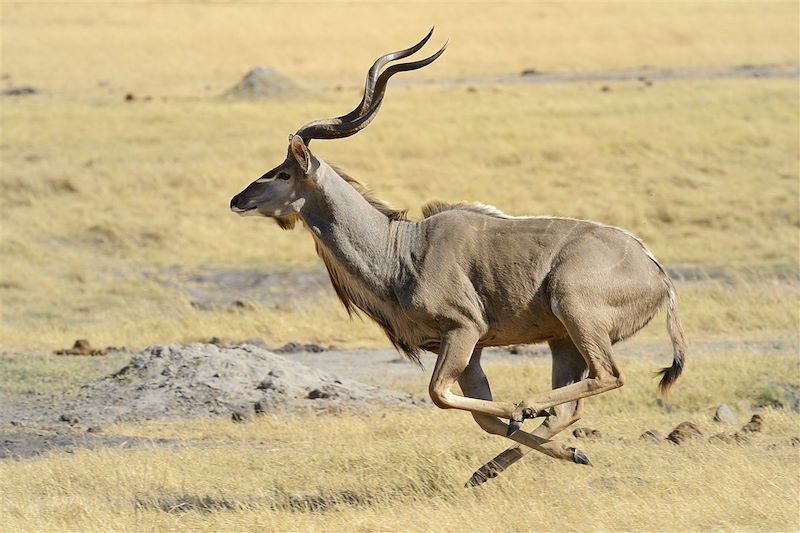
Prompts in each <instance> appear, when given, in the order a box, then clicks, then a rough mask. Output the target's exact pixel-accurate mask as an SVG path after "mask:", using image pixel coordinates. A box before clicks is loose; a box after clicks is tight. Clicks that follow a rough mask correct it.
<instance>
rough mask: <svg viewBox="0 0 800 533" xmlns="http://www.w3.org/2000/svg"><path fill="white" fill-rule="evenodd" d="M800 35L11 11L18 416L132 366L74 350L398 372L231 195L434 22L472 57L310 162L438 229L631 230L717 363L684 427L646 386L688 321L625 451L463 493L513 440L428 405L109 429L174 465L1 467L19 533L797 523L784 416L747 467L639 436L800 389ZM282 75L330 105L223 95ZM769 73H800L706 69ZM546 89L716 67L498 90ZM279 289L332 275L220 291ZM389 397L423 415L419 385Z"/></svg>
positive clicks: (638, 403) (269, 11)
mask: <svg viewBox="0 0 800 533" xmlns="http://www.w3.org/2000/svg"><path fill="white" fill-rule="evenodd" d="M798 16H800V13H799V8H798V4H797V3H796V2H744V3H728V2H724V3H723V2H683V3H678V2H661V3H637V2H628V3H620V2H612V3H546V4H545V3H535V4H516V3H513V4H507V3H503V4H467V5H462V4H458V3H436V4H432V5H424V4H391V3H389V4H379V5H373V4H362V3H347V4H324V5H319V4H298V3H292V4H274V5H262V4H252V3H236V2H234V3H227V4H194V3H181V4H162V3H137V4H111V3H91V4H90V3H83V4H78V3H64V4H60V3H48V4H27V3H3V4H2V5H1V6H0V34H2V41H1V44H2V55H0V60H1V63H0V76H2V79H0V88H2V89H6V88H8V87H12V86H23V85H29V86H33V87H35V88H36V89H37V90H38V93H37V94H34V95H30V96H24V97H10V96H1V97H0V112H2V139H0V158H1V161H2V169H1V172H2V174H1V175H0V236H1V237H2V240H1V241H0V257H1V262H0V313H2V316H1V317H0V349H2V350H3V353H2V354H0V365H2V367H1V368H2V370H3V372H4V374H5V375H4V376H0V392H2V393H3V394H9V395H10V394H18V393H20V392H23V391H25V390H45V391H47V392H59V393H60V392H62V391H68V392H69V391H73V390H75V389H76V388H77V387H78V386H80V384H82V383H85V382H86V381H87V380H89V379H93V378H95V377H99V376H102V375H105V374H107V373H109V372H111V371H113V370H114V368H112V366H113V365H112V363H102V362H96V361H93V362H86V361H85V360H81V361H79V362H75V363H73V362H69V363H65V362H63V360H54V358H53V356H50V355H46V352H50V351H52V350H54V349H57V348H63V347H66V346H68V345H69V344H71V343H72V341H74V340H75V339H77V338H89V339H91V341H92V343H93V344H95V345H98V346H106V345H115V346H123V345H124V346H127V347H129V348H131V349H141V348H143V347H144V346H147V345H149V344H153V343H161V342H176V343H183V342H192V341H198V340H206V339H209V338H211V337H214V336H216V337H221V338H225V339H232V340H241V339H250V338H261V339H263V340H264V341H265V342H266V343H267V344H268V345H269V346H278V345H281V344H283V343H284V342H288V341H302V342H317V343H320V344H326V345H327V344H334V345H337V346H340V347H356V346H359V347H385V346H386V345H387V341H386V340H385V339H384V338H383V336H382V334H381V333H380V331H379V330H378V329H377V328H376V327H374V326H373V325H371V324H370V323H368V322H366V321H358V320H356V321H352V322H351V321H349V319H348V318H347V316H346V313H344V312H343V311H342V310H341V309H340V306H339V304H338V302H336V300H335V297H334V296H333V295H332V292H331V291H330V290H328V289H327V285H326V283H327V282H326V281H325V279H324V276H322V277H320V272H321V270H320V264H319V260H318V259H317V258H316V256H315V254H314V251H313V244H312V241H311V238H310V237H309V236H308V235H305V234H303V232H302V230H299V229H298V230H295V231H293V232H282V231H280V230H279V229H278V228H277V227H275V226H274V225H273V224H272V223H269V222H268V221H265V220H262V219H253V218H248V219H240V218H239V217H237V216H235V215H233V214H232V213H230V212H229V211H228V202H229V200H230V197H231V196H232V195H233V194H235V193H237V192H238V191H239V190H241V189H242V188H243V187H244V186H246V185H247V184H248V183H249V182H250V181H252V180H253V179H255V178H256V177H258V176H259V175H261V174H262V173H263V172H264V171H266V170H268V169H269V168H272V167H273V166H274V165H275V164H277V163H278V162H280V161H282V160H283V158H284V157H285V154H286V138H287V134H289V133H291V132H294V131H295V130H296V129H297V128H298V127H299V126H300V125H302V124H304V123H305V122H307V121H310V120H312V119H315V118H320V117H327V116H334V115H338V114H341V113H344V112H346V111H348V110H349V109H351V108H352V107H353V105H354V104H355V103H356V102H357V101H358V99H359V97H360V91H361V88H362V83H363V76H364V74H365V72H366V68H367V67H368V65H369V64H371V62H372V61H373V60H374V58H375V57H376V56H377V55H378V54H380V53H383V52H386V51H389V50H393V49H397V48H400V47H404V46H406V45H408V44H410V43H411V42H414V41H415V40H417V39H418V38H419V37H421V36H422V35H423V34H424V32H425V31H427V29H428V28H429V27H430V26H431V25H432V24H436V32H435V34H434V38H433V41H432V42H433V43H440V42H442V41H443V40H444V39H445V38H447V37H449V38H450V45H449V48H448V51H447V52H446V53H445V55H444V56H443V57H442V58H441V59H440V60H438V61H437V62H436V63H434V64H433V65H431V66H430V67H428V68H426V69H425V70H423V71H420V72H416V73H409V74H407V75H405V76H403V75H400V76H397V77H396V78H395V79H393V80H392V83H390V86H389V90H388V93H387V98H386V102H385V104H384V106H383V108H382V110H381V113H380V115H379V117H378V118H377V119H376V120H375V121H374V123H373V124H372V125H371V126H370V127H369V128H368V129H366V130H365V131H364V132H362V133H360V134H359V135H357V136H355V137H352V138H350V139H346V140H341V141H317V142H315V143H314V147H312V149H313V150H314V153H315V154H317V155H318V156H320V157H322V158H323V159H325V160H326V161H331V162H335V163H337V164H338V165H340V166H342V167H343V168H345V169H347V170H348V172H350V173H351V174H352V175H353V176H355V177H356V178H358V179H359V180H361V181H363V182H365V183H367V184H369V185H370V186H372V187H373V188H374V189H376V191H377V192H378V193H379V195H380V196H381V197H382V198H385V199H386V200H388V201H390V202H391V203H392V204H393V205H394V206H396V207H403V208H410V209H411V212H412V214H414V215H418V209H417V206H419V205H421V204H422V203H424V202H425V201H427V200H430V199H434V198H436V199H441V200H453V201H456V200H470V201H481V202H484V203H489V204H493V205H496V206H498V207H499V208H500V209H502V210H504V211H506V212H508V213H510V214H514V215H525V214H552V215H559V216H570V217H580V218H589V219H594V220H599V221H602V222H604V223H608V224H611V225H616V226H621V227H624V228H626V229H628V230H630V231H632V232H633V233H634V234H636V235H638V236H640V237H642V238H643V239H644V240H645V241H646V242H647V244H648V247H649V248H650V249H651V250H652V251H653V252H654V253H655V255H656V256H657V257H658V258H659V259H660V260H661V261H662V262H663V263H664V264H665V265H666V266H667V267H669V268H670V269H671V272H673V273H674V274H675V275H676V277H677V278H678V281H679V294H680V304H679V305H680V312H681V315H682V318H683V321H684V323H685V327H686V330H687V333H688V335H689V337H690V341H692V342H693V343H694V344H695V345H698V346H700V348H698V349H696V350H694V351H693V352H692V353H691V354H690V366H689V368H688V369H687V374H686V376H685V378H684V379H683V380H682V381H681V382H679V384H678V386H677V389H676V392H675V396H674V397H673V398H672V399H671V400H670V404H671V405H673V406H675V410H673V411H668V410H665V409H663V408H662V407H659V406H658V405H657V404H656V403H655V387H654V383H653V380H652V374H651V373H652V371H653V370H655V369H656V368H657V367H658V366H661V365H663V364H664V363H666V360H667V358H668V353H669V349H668V341H667V337H666V334H665V333H664V331H663V329H664V326H663V318H661V317H658V318H656V320H654V321H653V324H651V325H650V326H648V328H646V329H645V331H643V332H642V333H641V334H640V335H639V336H638V339H639V340H638V341H636V340H634V341H632V343H633V345H634V347H635V346H636V344H635V343H636V342H642V341H646V342H648V343H652V342H655V341H658V342H663V354H662V355H661V356H659V357H658V358H657V360H655V359H652V358H648V357H645V358H641V357H635V356H631V355H628V356H626V357H625V358H624V360H623V361H622V363H623V367H624V368H625V369H626V371H627V373H628V376H629V380H628V381H629V384H628V385H626V386H625V387H624V388H623V390H621V391H615V392H612V393H609V394H608V395H604V396H603V397H599V398H593V399H590V400H589V401H588V402H587V418H586V419H585V420H584V421H583V422H582V423H581V424H584V423H585V424H586V425H590V426H592V427H598V428H600V429H601V430H602V431H603V433H604V435H610V436H611V437H609V438H604V439H603V440H601V441H600V442H596V443H592V444H591V445H583V444H582V445H581V447H582V448H584V449H585V450H586V451H587V453H589V455H590V456H591V457H592V460H593V462H594V463H595V467H594V468H579V467H577V466H575V465H567V464H560V463H556V462H555V461H551V460H547V459H545V458H543V457H526V458H525V459H524V460H523V461H522V462H521V463H520V464H519V465H516V466H515V467H513V468H511V469H510V470H509V471H508V472H507V473H506V474H504V475H503V477H502V478H500V479H498V480H495V481H494V482H490V483H488V484H487V485H486V486H485V487H484V488H481V489H479V490H475V491H463V490H462V489H461V485H462V484H463V482H464V481H465V480H466V478H467V477H468V476H469V474H471V472H472V471H473V470H474V469H475V468H476V467H477V466H480V464H482V463H483V462H485V461H486V460H488V459H489V458H491V457H492V456H493V455H494V454H496V453H497V452H499V451H500V450H501V449H502V447H503V446H504V444H505V442H504V440H503V439H500V438H497V437H490V436H486V435H484V434H482V433H481V432H480V431H479V429H477V427H472V426H474V424H472V422H471V420H470V417H469V415H467V414H466V413H455V412H440V411H438V410H436V409H435V408H433V407H432V406H426V407H422V408H417V409H409V410H398V411H386V412H377V411H376V412H372V413H370V414H364V413H355V412H349V411H346V410H345V411H343V412H339V413H335V414H329V415H327V416H319V415H317V414H312V413H309V414H308V415H307V416H305V417H300V418H296V419H295V418H290V419H287V418H285V417H272V418H270V417H266V418H262V419H259V420H258V421H255V422H251V423H248V424H245V425H236V426H233V425H231V424H230V422H229V421H227V420H225V421H222V420H204V421H186V422H169V423H168V422H149V423H143V424H139V425H135V424H129V425H117V426H112V427H109V428H106V429H105V431H106V432H108V433H111V434H114V435H121V436H131V437H144V438H153V439H168V440H169V441H170V443H171V444H170V445H169V446H166V447H165V446H161V445H158V444H154V445H153V446H152V447H145V448H140V449H137V450H134V451H131V450H120V449H102V450H94V451H87V450H82V451H77V452H75V453H71V454H67V453H65V452H53V453H52V454H48V455H46V456H44V457H41V458H34V459H24V460H10V459H9V460H2V461H0V515H2V516H5V517H6V519H4V524H0V530H4V529H7V530H65V529H73V530H75V529H80V530H107V529H114V530H149V529H167V528H177V527H194V528H207V529H214V530H221V529H224V530H248V529H253V530H263V529H280V530H309V529H312V530H365V531H367V530H370V531H371V530H387V529H408V530H420V531H423V530H445V529H446V530H453V529H462V530H498V531H500V530H509V529H510V530H529V529H535V530H584V529H600V530H616V529H626V530H629V529H646V530H673V529H679V530H698V529H727V530H730V529H751V530H796V529H798V528H800V517H799V516H798V509H799V508H800V499H799V496H800V479H798V474H797V472H798V467H799V466H800V458H798V448H797V447H793V446H792V445H791V444H789V442H790V439H791V438H792V437H794V436H797V435H798V434H799V433H800V429H798V422H799V421H800V419H798V415H797V413H796V412H795V411H792V410H791V409H788V408H786V409H779V408H775V409H772V408H767V409H766V410H765V411H763V414H764V418H765V427H766V429H765V431H764V433H761V434H759V435H757V436H755V437H754V438H753V439H752V441H751V442H750V443H749V444H748V445H747V446H736V445H720V444H718V445H711V444H708V443H707V442H705V441H702V442H700V443H695V444H692V445H689V446H688V447H674V446H666V445H664V446H649V445H647V444H643V443H642V442H641V441H639V440H638V436H639V434H640V433H641V432H642V431H644V430H646V429H651V428H658V429H659V430H661V431H668V430H669V429H671V427H673V426H674V425H675V424H676V423H678V422H680V421H682V420H686V419H693V420H695V421H698V423H699V424H700V425H701V427H702V429H703V430H704V432H705V433H707V434H711V433H713V432H715V430H714V427H713V423H712V422H711V421H710V417H711V415H713V409H714V407H716V405H718V404H719V403H723V402H726V403H728V404H729V405H732V406H733V407H734V410H735V412H736V413H737V414H738V415H739V417H740V418H741V419H742V421H743V422H744V421H746V419H747V418H749V415H750V414H751V411H752V409H753V407H754V406H759V405H760V406H763V405H768V404H772V405H775V406H777V405H779V404H780V405H784V406H787V407H788V405H789V403H790V402H789V400H790V398H788V397H787V394H788V393H787V392H786V391H797V390H800V369H799V368H798V353H797V352H798V320H800V318H799V316H798V308H799V307H800V306H798V304H800V293H799V291H800V287H799V286H798V275H799V273H800V267H799V266H798V253H799V250H800V210H799V209H798V207H799V202H800V180H798V161H799V160H800V130H799V127H800V109H799V107H798V106H799V104H798V102H799V101H800V87H799V86H798V78H797V74H796V73H797V70H798V69H800V36H799V30H798V24H797V21H798ZM433 46H434V45H433V44H432V45H431V47H433ZM257 64H262V65H267V66H270V67H272V68H274V69H276V70H277V71H279V72H280V73H282V74H284V75H286V76H288V77H289V78H290V79H291V80H293V81H294V82H296V83H298V84H299V85H301V86H302V87H303V88H304V89H305V92H304V94H303V95H302V96H297V97H285V98H279V99H272V100H262V101H239V100H230V99H225V98H222V97H221V95H222V94H223V93H224V92H225V91H226V90H227V89H228V88H230V87H231V86H232V85H234V84H235V83H236V82H237V81H238V80H239V79H240V78H241V77H242V75H244V74H245V73H246V72H247V71H248V70H249V69H250V68H251V67H252V66H254V65H257ZM746 66H756V67H769V68H770V69H773V70H772V71H775V72H781V73H789V74H788V75H783V76H777V77H776V76H768V77H743V76H733V77H725V78H719V79H711V78H709V76H708V73H710V72H712V71H725V72H728V71H733V72H735V71H736V69H737V68H738V69H741V68H742V67H746ZM525 69H535V70H536V71H539V72H546V73H585V72H604V71H612V70H642V71H643V72H644V73H645V75H646V72H648V69H651V70H652V69H676V70H681V71H682V72H691V73H693V74H692V76H690V78H691V79H683V80H671V81H670V80H665V81H663V82H662V81H656V82H655V83H653V84H649V83H646V80H636V79H634V80H630V81H616V82H614V81H611V82H580V83H553V84H534V83H501V82H499V81H497V78H496V77H498V76H511V77H514V76H516V75H518V74H519V73H521V72H522V71H523V70H525ZM792 73H794V74H792ZM401 78H403V79H401ZM493 80H494V81H493ZM395 82H397V83H395ZM603 86H606V90H603ZM128 94H131V95H132V97H133V98H132V100H130V101H128V100H126V95H128ZM253 272H255V273H258V274H259V275H261V276H266V275H276V276H287V278H286V279H290V280H291V279H295V278H297V277H298V276H308V278H309V279H310V280H311V281H310V282H309V283H308V284H306V285H304V286H303V288H302V289H297V290H296V291H294V290H292V289H291V284H290V287H289V288H287V287H277V288H276V289H275V290H274V291H273V292H274V294H272V295H271V296H269V297H266V296H265V297H264V298H251V299H247V298H243V300H244V301H242V302H240V303H241V304H242V305H239V304H236V303H235V302H234V298H233V297H230V299H228V300H225V299H224V298H222V299H214V298H210V297H209V296H208V295H209V294H211V293H214V294H216V293H219V294H223V295H224V294H229V293H230V292H226V291H227V290H229V289H230V287H228V288H226V286H225V282H224V279H240V278H246V279H249V278H247V276H249V275H251V274H252V273H253ZM226 276H227V277H226ZM304 279H305V278H304ZM220 280H223V281H220ZM239 288H241V287H239ZM231 290H232V289H231ZM215 291H216V292H215ZM236 298H239V297H238V296H237V297H236ZM722 341H724V342H727V343H730V344H729V346H730V347H729V348H725V349H713V350H712V349H708V350H706V349H704V348H702V346H704V345H708V344H709V343H719V342H722ZM744 341H759V342H760V343H761V344H759V346H763V345H765V343H766V344H768V343H770V342H775V343H776V345H780V346H783V347H784V348H783V349H780V350H773V351H770V350H767V351H766V352H765V351H764V350H760V349H759V350H753V349H745V348H742V347H741V346H737V343H742V342H744ZM726 346H728V345H726ZM742 346H744V345H742ZM787 346H788V348H785V347H787ZM504 365H505V363H504V364H498V365H495V366H490V368H489V372H490V378H491V379H492V382H493V384H494V386H495V388H496V395H497V396H498V397H502V398H506V397H508V398H513V399H515V400H516V399H520V398H521V397H522V396H523V395H524V394H525V393H526V392H531V391H533V390H541V389H543V388H546V387H547V386H548V381H549V378H548V374H549V366H548V362H546V361H542V360H533V361H531V362H530V364H529V365H527V366H507V365H506V366H504ZM54 383H55V384H57V385H56V386H54V385H53V384H54ZM23 384H24V385H23ZM383 385H386V386H391V387H392V388H396V389H401V390H408V391H409V392H413V393H415V394H424V390H425V386H424V376H422V375H421V376H420V377H419V380H418V381H413V382H409V381H408V380H398V381H397V382H396V383H383ZM518 397H519V398H518ZM0 399H2V396H0ZM772 400H775V402H773V401H772ZM776 402H777V403H776ZM564 438H565V439H570V440H574V439H572V437H569V434H568V433H565V437H564ZM315 498H316V499H315Z"/></svg>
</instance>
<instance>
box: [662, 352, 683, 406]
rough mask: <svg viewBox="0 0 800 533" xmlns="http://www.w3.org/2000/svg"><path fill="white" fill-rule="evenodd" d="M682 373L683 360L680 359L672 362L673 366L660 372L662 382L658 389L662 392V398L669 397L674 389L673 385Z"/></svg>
mask: <svg viewBox="0 0 800 533" xmlns="http://www.w3.org/2000/svg"><path fill="white" fill-rule="evenodd" d="M682 372H683V360H682V359H680V358H678V357H676V358H675V359H674V360H673V361H672V366H668V367H665V368H662V369H661V370H659V372H658V374H659V375H660V376H661V382H659V384H658V388H659V390H660V391H661V395H662V396H665V397H666V396H669V391H670V389H671V388H672V385H674V384H675V382H676V381H677V380H678V378H679V377H680V375H681V373H682Z"/></svg>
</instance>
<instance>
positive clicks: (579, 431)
mask: <svg viewBox="0 0 800 533" xmlns="http://www.w3.org/2000/svg"><path fill="white" fill-rule="evenodd" d="M572 436H573V437H575V438H576V439H588V440H599V439H600V438H602V436H603V435H602V433H600V432H599V431H597V430H596V429H592V428H576V429H575V430H573V432H572Z"/></svg>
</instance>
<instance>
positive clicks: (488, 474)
mask: <svg viewBox="0 0 800 533" xmlns="http://www.w3.org/2000/svg"><path fill="white" fill-rule="evenodd" d="M499 474H500V472H499V471H498V470H497V469H495V468H492V467H490V466H488V465H487V466H482V467H480V468H479V469H478V470H477V471H476V472H475V473H474V474H472V477H471V478H469V481H467V484H466V485H464V486H465V487H466V488H470V487H477V486H478V485H483V484H484V483H486V482H487V481H489V480H490V479H494V478H496V477H497V476H498V475H499Z"/></svg>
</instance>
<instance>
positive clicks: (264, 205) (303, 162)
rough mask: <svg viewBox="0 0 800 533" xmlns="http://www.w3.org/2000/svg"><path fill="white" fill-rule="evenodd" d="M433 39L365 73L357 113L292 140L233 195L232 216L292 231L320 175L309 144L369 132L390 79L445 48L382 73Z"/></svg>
mask: <svg viewBox="0 0 800 533" xmlns="http://www.w3.org/2000/svg"><path fill="white" fill-rule="evenodd" d="M432 34H433V29H431V31H430V32H428V35H426V36H425V37H424V38H423V39H422V40H421V41H420V42H418V43H417V44H415V45H414V46H412V47H411V48H407V49H405V50H400V51H398V52H391V53H389V54H386V55H384V56H381V57H379V58H378V59H377V60H376V61H375V63H373V65H372V67H371V68H370V69H369V72H368V73H367V81H366V84H365V86H364V96H363V97H362V98H361V103H360V104H359V105H358V106H357V107H356V108H355V109H353V110H352V111H350V112H349V113H347V114H346V115H342V116H340V117H336V118H329V119H324V120H315V121H313V122H309V123H308V124H306V125H305V126H303V127H301V128H300V129H299V130H297V133H295V134H294V135H290V136H289V150H288V154H287V155H286V159H285V160H284V161H283V162H282V163H281V164H280V165H278V166H276V167H275V168H273V169H272V170H270V171H268V172H266V173H265V174H264V175H262V176H261V177H260V178H258V179H257V180H255V181H254V182H253V183H251V184H250V185H248V186H247V188H246V189H245V190H243V191H242V192H240V193H239V194H237V195H236V196H234V197H233V198H232V199H231V211H233V212H234V213H238V214H240V215H242V216H248V215H257V216H264V217H272V218H274V219H275V220H276V221H277V222H278V224H279V225H280V226H281V227H284V228H287V227H292V226H293V225H294V221H295V220H296V218H297V216H298V215H299V213H300V209H301V207H302V206H303V204H304V203H305V201H306V198H307V197H308V194H309V193H310V192H312V190H313V188H314V187H315V186H316V175H317V171H318V170H319V168H320V164H321V163H320V160H319V159H317V158H316V157H314V155H313V154H312V153H311V151H310V150H309V149H308V145H309V144H310V143H311V140H312V139H340V138H344V137H349V136H351V135H354V134H356V133H358V132H359V131H361V130H362V129H364V128H365V127H367V125H368V124H369V123H370V122H372V119H374V118H375V116H376V115H377V113H378V109H379V108H380V106H381V103H382V102H383V96H384V94H385V92H386V83H387V82H388V81H389V78H391V77H392V76H394V75H395V74H397V73H398V72H404V71H407V70H416V69H419V68H422V67H424V66H426V65H429V64H430V63H433V62H434V61H435V60H436V59H437V58H438V57H439V56H440V55H442V53H444V50H445V48H446V47H447V43H445V45H444V46H442V48H441V49H439V51H438V52H436V53H435V54H433V55H432V56H430V57H428V58H425V59H422V60H419V61H413V62H408V63H398V64H396V65H392V66H390V67H388V68H386V70H384V71H383V72H381V69H383V67H384V66H386V64H387V63H389V62H391V61H395V60H397V59H402V58H404V57H408V56H410V55H411V54H413V53H415V52H417V51H419V50H420V49H421V48H422V47H423V46H424V45H425V43H427V42H428V39H430V37H431V35H432Z"/></svg>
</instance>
